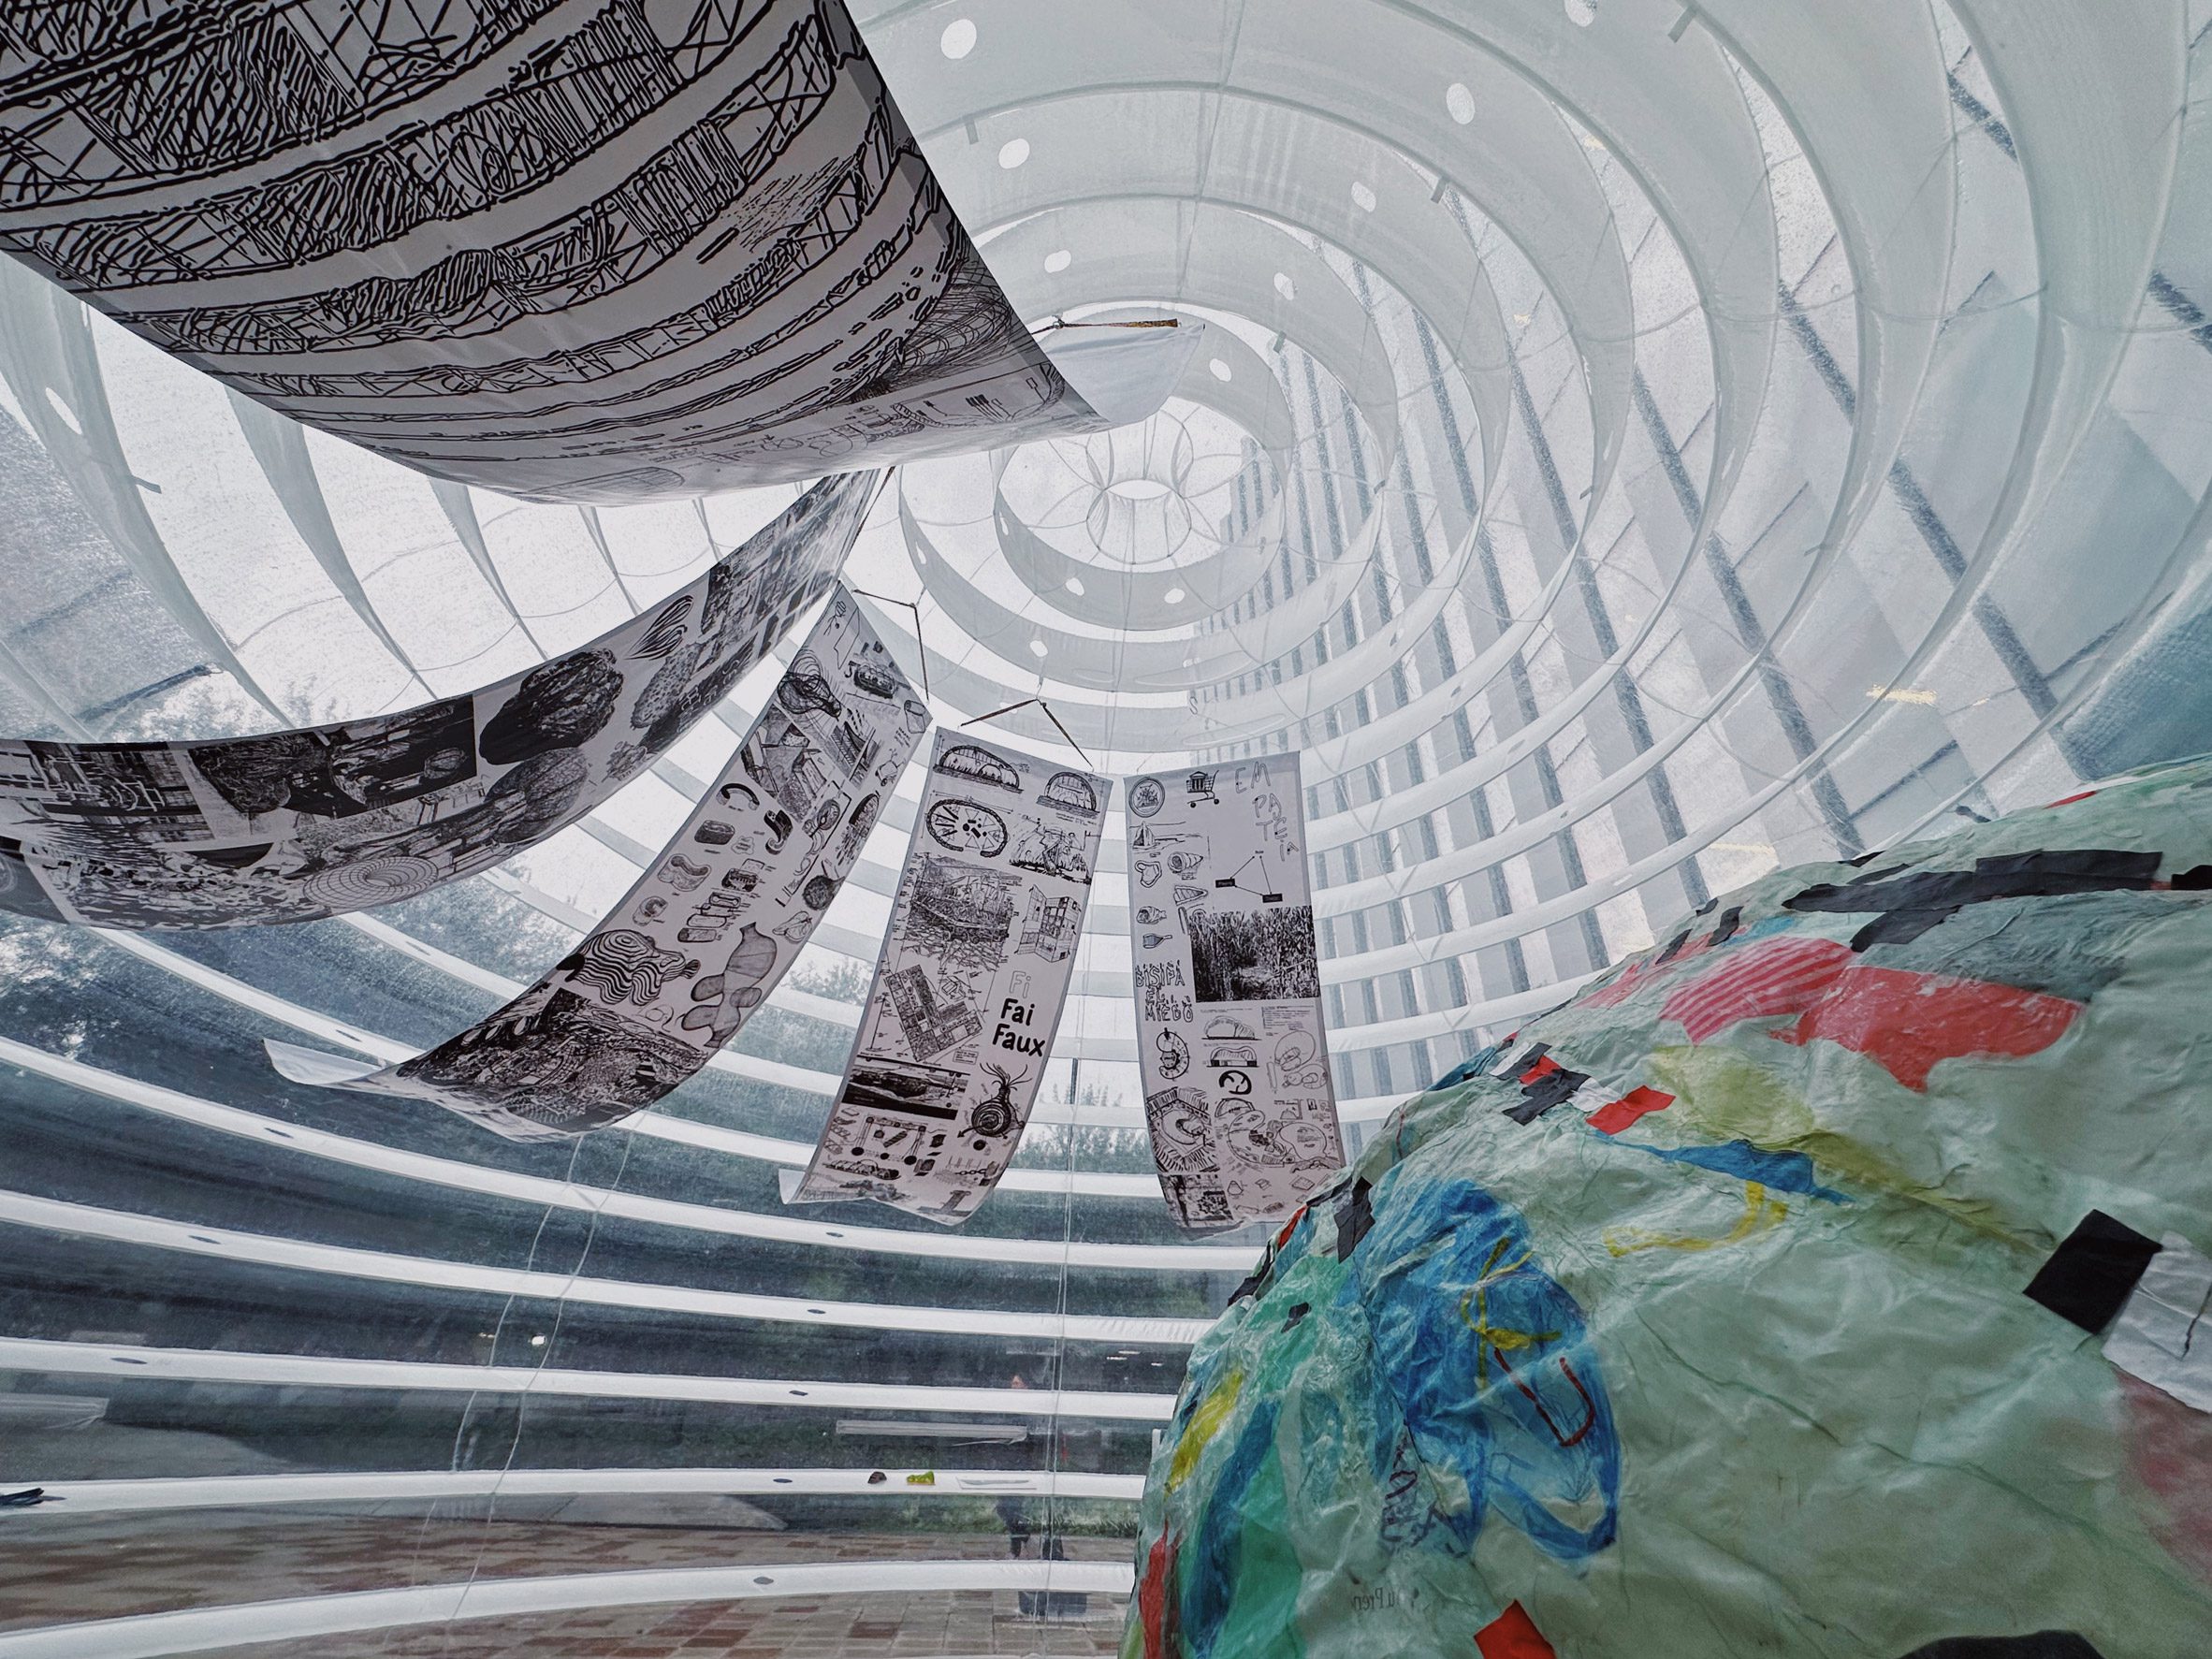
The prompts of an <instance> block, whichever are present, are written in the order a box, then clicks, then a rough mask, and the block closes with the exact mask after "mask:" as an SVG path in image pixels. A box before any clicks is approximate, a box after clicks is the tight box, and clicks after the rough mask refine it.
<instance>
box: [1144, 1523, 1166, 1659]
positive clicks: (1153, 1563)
mask: <svg viewBox="0 0 2212 1659" xmlns="http://www.w3.org/2000/svg"><path fill="white" fill-rule="evenodd" d="M1174 1574H1175V1546H1174V1545H1173V1543H1172V1542H1171V1541H1170V1539H1169V1537H1168V1535H1167V1531H1166V1529H1165V1528H1162V1529H1161V1532H1160V1535H1159V1536H1158V1537H1157V1538H1155V1539H1153V1540H1152V1550H1151V1552H1150V1553H1149V1554H1148V1555H1146V1556H1145V1558H1144V1578H1143V1581H1142V1583H1140V1584H1139V1585H1138V1586H1137V1622H1138V1623H1139V1625H1140V1626H1141V1627H1142V1629H1143V1632H1144V1659H1171V1655H1170V1654H1169V1652H1168V1637H1167V1623H1168V1621H1167V1611H1168V1582H1169V1580H1170V1579H1172V1578H1173V1577H1174Z"/></svg>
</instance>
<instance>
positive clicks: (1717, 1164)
mask: <svg viewBox="0 0 2212 1659" xmlns="http://www.w3.org/2000/svg"><path fill="white" fill-rule="evenodd" d="M1614 1144H1615V1145H1617V1146H1634V1147H1636V1149H1637V1151H1638V1152H1648V1153H1650V1154H1651V1155H1652V1157H1663V1158H1665V1159H1666V1161H1667V1162H1668V1163H1670V1164H1695V1165H1696V1166H1697V1167H1698V1168H1699V1169H1701V1170H1717V1171H1720V1173H1722V1174H1724V1175H1733V1176H1735V1177H1736V1178H1737V1179H1738V1180H1739V1181H1756V1182H1758V1183H1759V1185H1760V1186H1767V1187H1771V1188H1772V1189H1773V1190H1774V1191H1776V1192H1801V1193H1803V1194H1804V1195H1805V1196H1806V1197H1807V1198H1816V1199H1826V1201H1828V1202H1829V1203H1831V1204H1847V1203H1849V1202H1850V1201H1851V1200H1850V1197H1849V1196H1848V1195H1847V1194H1844V1193H1841V1192H1838V1191H1837V1190H1836V1189H1835V1188H1834V1187H1832V1186H1821V1184H1820V1183H1819V1182H1818V1181H1817V1180H1815V1179H1814V1178H1813V1168H1812V1159H1811V1158H1809V1157H1806V1156H1805V1155H1804V1154H1803V1153H1801V1152H1768V1150H1767V1149H1766V1148H1765V1147H1763V1146H1754V1145H1753V1144H1752V1143H1751V1142H1749V1141H1724V1142H1721V1143H1720V1144H1719V1145H1718V1146H1669V1147H1660V1146H1644V1145H1639V1144H1638V1143H1637V1142H1634V1141H1615V1142H1614Z"/></svg>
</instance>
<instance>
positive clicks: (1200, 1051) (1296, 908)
mask: <svg viewBox="0 0 2212 1659" xmlns="http://www.w3.org/2000/svg"><path fill="white" fill-rule="evenodd" d="M1303 798H1304V797H1303V793H1302V791H1301V789H1300V787H1299V781H1298V756H1297V755H1295V754H1281V755H1270V756H1269V757H1268V758H1266V759H1265V760H1257V761H1244V762H1242V763H1239V764H1235V765H1227V766H1222V767H1219V768H1215V769H1211V770H1203V771H1190V772H1179V773H1161V774H1157V775H1156V776H1147V777H1143V778H1134V779H1130V780H1129V783H1128V797H1127V808H1128V823H1129V942H1130V946H1131V954H1132V957H1133V960H1134V963H1135V973H1136V993H1137V1063H1138V1069H1139V1070H1140V1072H1141V1073H1142V1078H1143V1082H1144V1119H1145V1122H1146V1124H1147V1125H1148V1126H1149V1127H1150V1128H1151V1130H1152V1157H1153V1162H1154V1163H1155V1164H1156V1165H1157V1168H1158V1171H1159V1185H1160V1191H1161V1192H1162V1193H1164V1194H1165V1195H1166V1197H1167V1201H1168V1208H1169V1209H1170V1210H1171V1211H1172V1212H1174V1215H1175V1219H1176V1220H1177V1221H1178V1222H1179V1223H1180V1224H1181V1225H1182V1226H1184V1227H1186V1228H1188V1229H1191V1230H1206V1231H1213V1230H1220V1229H1222V1228H1226V1227H1233V1226H1235V1225H1236V1224H1237V1223H1239V1222H1242V1221H1249V1220H1253V1219H1255V1218H1258V1217H1260V1216H1266V1215H1288V1214H1289V1213H1290V1212H1291V1211H1293V1210H1295V1209H1297V1208H1298V1206H1299V1205H1300V1204H1302V1203H1303V1202H1305V1200H1306V1195H1307V1194H1308V1193H1310V1192H1312V1191H1313V1190H1314V1188H1315V1187H1317V1186H1320V1185H1321V1183H1323V1182H1324V1181H1326V1180H1327V1179H1328V1178H1329V1176H1330V1173H1331V1172H1332V1171H1334V1170H1335V1169H1336V1168H1337V1166H1338V1165H1340V1164H1341V1163H1343V1162H1344V1136H1343V1132H1342V1131H1341V1130H1340V1129H1339V1128H1338V1127H1337V1122H1336V1092H1335V1090H1334V1089H1333V1088H1332V1086H1331V1084H1330V1081H1329V1050H1328V1041H1327V1038H1326V1035H1325V1031H1324V1027H1323V1026H1322V1023H1321V980H1320V968H1319V963H1318V957H1317V953H1316V951H1315V948H1314V904H1313V894H1312V891H1311V889H1310V888H1309V886H1308V885H1307V881H1306V869H1305V818H1304V812H1303V808H1302V802H1303Z"/></svg>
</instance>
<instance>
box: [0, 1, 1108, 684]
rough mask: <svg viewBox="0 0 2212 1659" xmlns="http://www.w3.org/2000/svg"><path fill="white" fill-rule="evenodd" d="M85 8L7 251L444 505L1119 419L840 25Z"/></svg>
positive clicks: (978, 443) (298, 9)
mask: <svg viewBox="0 0 2212 1659" xmlns="http://www.w3.org/2000/svg"><path fill="white" fill-rule="evenodd" d="M64 9H65V11H66V10H67V8H64ZM77 9H78V10H79V11H82V12H84V13H85V14H86V15H85V18H84V19H80V21H79V22H75V23H68V22H56V23H53V24H51V25H49V26H45V27H41V28H32V29H26V30H18V31H16V32H15V37H14V38H13V39H12V42H11V44H12V51H13V57H12V59H11V63H10V67H9V74H8V83H9V85H10V87H11V88H13V89H15V90H14V92H13V94H12V95H10V96H8V97H7V98H5V99H0V148H4V149H5V150H6V153H7V156H8V165H7V168H6V169H5V171H4V172H0V212H4V213H5V215H6V220H7V229H6V231H5V232H4V233H0V249H4V250H5V251H6V252H7V253H10V254H12V255H15V257H17V258H18V259H20V260H22V262H23V263H25V264H26V265H29V266H30V267H31V268H32V269H36V270H37V271H38V272H39V273H40V274H41V275H43V276H45V277H47V278H49V279H50V280H51V281H53V282H55V283H58V284H61V285H62V286H63V287H65V288H67V289H69V290H71V291H72V292H74V293H76V294H78V295H79V296H80V297H81V298H84V299H86V300H88V301H89V302H91V303H92V304H93V305H94V306H95V307H96V308H97V309H98V310H100V311H102V312H104V313H107V314H108V315H109V316H112V317H114V318H115V319H116V320H117V321H118V322H120V323H122V324H123V325H124V327H127V328H129V329H131V330H132V331H133V332H135V333H137V334H138V335H140V336H141V337H143V338H145V339H147V340H149V341H151V342H153V343H154V344H155V345H157V346H160V347H162V348H163V349H164V350H166V351H167V352H170V353H172V354H174V355H176V356H178V357H182V359H183V360H185V361H187V362H189V363H191V364H192V365H193V366H194V367H195V368H197V369H199V370H202V371H205V372H208V373H211V374H212V375H214V376H215V377H216V378H217V379H219V380H221V381H222V382H223V383H224V384H225V385H226V386H228V387H230V388H231V389H232V390H233V391H235V392H238V393H240V394H241V395H243V396H245V397H248V398H253V399H255V400H259V401H261V402H263V403H266V404H268V405H269V406H270V407H272V408H274V409H276V410H278V411H279V412H281V413H282V414H284V415H289V416H291V417H293V418H294V419H297V420H299V421H302V422H305V423H306V424H307V425H309V426H312V427H317V428H320V429H323V430H326V431H328V432H331V433H334V434H336V435H337V436H339V437H342V438H345V439H348V440H351V441H352V442H354V443H357V444H363V445H365V446H366V447H368V448H370V449H371V450H374V451H376V452H377V453H379V454H381V455H384V456H386V457H389V458H393V459H396V460H398V461H400V462H402V463H403V464H406V465H409V466H413V467H415V468H417V469H419V470H421V471H423V472H427V473H430V474H432V475H433V476H436V477H440V478H447V479H453V480H457V481H459V482H463V483H469V484H474V485H479V486H482V487H484V488H491V489H496V490H500V491H502V492H504V493H506V494H510V495H518V496H522V497H525V498H527V499H531V500H538V501H565V502H624V501H641V500H654V499H665V498H671V497H679V496H692V495H697V494H701V493H705V492H708V491H713V490H721V489H730V488H740V487H748V486H754V485H760V484H768V483H777V482H788V481H793V480H798V479H808V478H815V477H820V476H821V475H822V474H823V473H831V472H837V471H840V470H850V469H852V468H856V467H862V466H870V465H880V464H885V463H888V462H892V461H896V460H906V459H912V458H919V457H922V456H927V455H939V454H954V453H965V452H968V451H970V450H973V449H977V448H980V447H984V446H987V445H991V444H1005V443H1010V442H1014V441H1017V440H1019V439H1034V438H1037V437H1041V436H1043V435H1044V434H1046V433H1055V432H1078V431H1090V430H1098V429H1102V428H1103V427H1104V425H1105V424H1106V423H1105V422H1104V421H1103V420H1102V419H1101V418H1100V417H1099V415H1097V414H1096V413H1095V412H1094V411H1093V410H1092V409H1091V408H1090V406H1089V405H1088V404H1087V403H1085V402H1084V400H1083V399H1082V398H1081V397H1080V396H1078V395H1077V394H1075V393H1074V392H1073V391H1072V390H1070V388H1069V386H1068V385H1067V383H1066V382H1065V381H1064V380H1063V379H1062V378H1061V376H1060V375H1059V373H1058V371H1056V370H1055V368H1054V367H1053V365H1052V363H1051V361H1050V359H1049V358H1048V357H1046V356H1045V355H1044V353H1043V352H1042V350H1041V348H1040V347H1039V346H1038V345H1037V344H1036V342H1034V341H1033V340H1032V338H1031V336H1030V334H1029V332H1028V330H1027V329H1026V327H1024V326H1023V324H1022V321H1021V319H1020V318H1019V317H1018V316H1017V315H1016V314H1015V313H1014V312H1013V311H1012V310H1011V307H1010V306H1009V305H1008V304H1007V301H1006V298H1005V297H1004V296H1003V295H1002V294H1001V293H1000V292H999V289H998V287H997V284H996V283H995V282H994V281H993V279H992V277H991V273H990V271H989V269H988V268H987V267H986V266H985V265H984V263H983V261H982V257H981V256H980V255H978V253H977V252H976V249H975V247H974V245H973V243H972V242H971V241H970V240H969V239H968V234H967V232H966V231H965V230H964V229H963V228H962V227H961V225H960V222H959V220H958V218H957V217H956V216H955V215H954V214H953V211H952V209H951V207H950V206H949V205H948V203H947V202H946V200H945V196H944V193H943V191H942V190H941V189H940V187H939V183H938V181H937V179H936V178H935V176H934V175H933V174H932V173H931V171H930V168H929V167H928V165H927V163H926V162H925V161H924V159H923V156H922V153H921V151H920V149H919V147H918V146H917V144H916V142H915V140H914V137H913V135H912V133H911V132H910V131H909V130H908V127H907V125H906V123H905V121H904V120H903V119H902V118H901V117H900V115H899V112H898V109H897V108H896V106H895V104H894V102H893V101H892V98H891V96H890V94H889V92H888V91H887V90H886V88H885V86H884V84H883V81H882V79H881V77H880V74H879V73H878V71H877V69H876V66H875V64H874V62H873V61H872V59H871V58H870V57H869V54H868V51H867V48H866V43H865V42H864V41H863V39H862V38H861V36H860V34H859V32H858V31H857V29H856V28H855V27H854V25H853V23H852V20H851V17H850V16H849V15H848V14H847V11H846V8H845V7H844V6H843V5H842V4H840V3H839V0H754V3H753V4H749V5H746V6H735V5H704V6H701V5H638V4H634V3H624V4H618V5H612V6H554V5H550V4H546V0H526V3H522V4H514V5H496V6H494V5H481V4H479V5H472V6H435V7H424V6H419V5H415V6H372V7H355V6H341V7H334V8H332V7H311V6H299V5H285V6H281V7H268V6H262V7H246V8H243V9H241V8H240V7H229V8H227V11H228V12H233V13H237V14H238V15H237V16H235V17H232V16H228V15H226V17H224V19H223V20H222V26H220V27H217V26H212V25H211V24H209V23H208V22H206V20H205V19H204V18H203V17H202V16H201V15H200V8H198V7H195V6H194V5H192V4H188V3H187V0H146V3H145V4H142V5H138V6H135V7H130V8H128V9H129V13H130V21H129V26H124V23H123V22H114V24H113V26H110V27H105V28H102V27H97V26H95V25H94V22H92V21H90V20H93V19H95V18H96V16H97V13H98V8H96V7H93V8H85V7H79V8H77ZM121 15H122V14H120V13H118V14H117V16H118V18H120V17H121ZM663 643H664V636H655V637H654V638H653V639H651V640H650V641H648V644H649V645H652V646H659V645H662V644H663Z"/></svg>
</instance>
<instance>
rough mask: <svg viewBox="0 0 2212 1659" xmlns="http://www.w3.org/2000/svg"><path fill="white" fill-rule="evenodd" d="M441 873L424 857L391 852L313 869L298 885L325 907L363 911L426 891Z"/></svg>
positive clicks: (436, 882) (442, 873) (395, 902)
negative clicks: (376, 856)
mask: <svg viewBox="0 0 2212 1659" xmlns="http://www.w3.org/2000/svg"><path fill="white" fill-rule="evenodd" d="M443 875H444V871H443V870H442V869H441V868H440V867H439V866H437V865H435V864H433V863H431V862H430V861H429V859H427V858H413V857H409V856H407V855H406V854H403V853H394V854H392V855H390V856H388V857H385V858H364V859H362V860H361V861H360V862H359V863H358V864H342V865H339V866H336V867H334V868H331V869H327V870H317V871H316V872H315V873H314V874H313V875H312V876H310V877H308V878H307V880H306V881H305V882H303V883H302V885H303V886H305V887H306V889H307V893H308V896H309V897H310V898H313V900H314V901H315V903H317V904H319V905H322V906H324V907H325V908H327V909H328V910H371V909H373V908H374V907H375V906H377V905H389V904H397V903H399V902H400V900H401V899H403V898H414V897H415V896H416V895H419V894H424V893H428V892H429V890H430V889H431V888H433V887H435V886H437V884H438V880H439V878H440V877H441V876H443Z"/></svg>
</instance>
